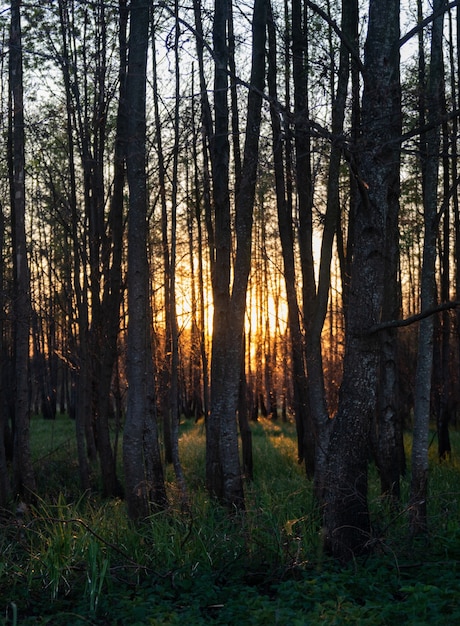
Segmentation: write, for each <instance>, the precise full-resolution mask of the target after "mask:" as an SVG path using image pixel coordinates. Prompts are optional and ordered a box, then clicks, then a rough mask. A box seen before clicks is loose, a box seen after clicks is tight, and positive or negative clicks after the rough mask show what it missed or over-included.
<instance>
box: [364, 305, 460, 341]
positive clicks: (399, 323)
mask: <svg viewBox="0 0 460 626" xmlns="http://www.w3.org/2000/svg"><path fill="white" fill-rule="evenodd" d="M457 307H460V301H459V300H450V301H448V302H443V303H441V304H438V305H437V306H435V307H433V308H432V309H428V310H427V311H422V312H421V313H416V314H415V315H410V316H409V317H406V318H405V319H402V320H389V321H388V322H381V323H380V324H375V326H372V327H371V328H370V329H369V330H368V331H366V333H365V334H366V335H372V334H374V333H378V332H380V331H381V330H386V329H388V328H401V327H403V326H410V325H411V324H415V323H416V322H420V320H423V319H425V318H426V317H430V315H436V313H441V312H442V311H449V310H450V309H456V308H457Z"/></svg>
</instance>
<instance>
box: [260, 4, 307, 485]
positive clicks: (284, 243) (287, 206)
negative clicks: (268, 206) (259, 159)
mask: <svg viewBox="0 0 460 626" xmlns="http://www.w3.org/2000/svg"><path fill="white" fill-rule="evenodd" d="M268 37H269V40H268V41H269V57H268V59H269V62H268V77H267V80H268V89H269V95H270V98H271V107H270V116H271V124H272V149H273V160H274V168H275V190H276V205H277V211H278V228H279V233H280V240H281V248H282V255H283V266H284V271H283V275H284V281H285V287H286V295H287V303H288V328H289V335H290V348H291V359H292V374H293V380H292V384H293V392H294V397H293V410H294V418H295V422H296V429H297V452H298V460H299V462H302V461H303V460H305V466H306V471H307V475H313V460H314V446H313V444H314V440H313V438H312V437H311V436H309V434H311V432H312V425H311V422H309V421H308V420H309V418H310V412H309V411H308V397H307V381H306V373H305V367H304V359H303V337H302V331H301V328H300V319H299V303H298V300H297V289H296V263H295V255H294V232H293V224H292V222H293V216H292V201H290V199H289V188H288V187H289V176H290V167H289V163H288V164H287V165H286V172H285V169H284V158H283V157H284V150H283V145H284V137H283V133H282V128H281V119H280V111H279V110H278V108H277V106H276V103H277V102H278V92H277V71H276V68H277V54H276V31H275V24H274V22H273V14H272V13H271V15H270V19H269V22H268ZM286 143H287V140H286ZM289 150H290V147H289V146H288V145H287V146H286V157H289ZM306 425H307V426H306Z"/></svg>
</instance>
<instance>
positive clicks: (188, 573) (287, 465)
mask: <svg viewBox="0 0 460 626" xmlns="http://www.w3.org/2000/svg"><path fill="white" fill-rule="evenodd" d="M31 437H32V448H33V458H34V464H35V470H36V474H37V484H38V487H37V491H38V493H39V494H41V499H39V500H38V503H37V504H36V506H35V507H33V508H31V509H30V510H29V511H27V512H26V514H25V516H24V518H23V519H22V520H21V519H18V518H17V517H16V515H15V514H14V507H13V508H12V510H11V511H4V512H3V514H2V521H1V524H2V534H1V535H0V550H1V554H2V557H1V560H0V624H5V625H6V624H18V625H24V626H26V625H29V624H30V625H32V624H37V625H38V624H42V625H43V624H49V625H53V626H59V625H61V624H62V625H66V626H70V625H73V624H75V625H83V624H94V625H96V624H110V625H118V624H119V625H120V626H121V625H125V624H130V625H133V626H135V625H144V624H146V625H158V626H160V625H174V624H180V625H181V626H184V625H185V624H187V625H192V626H193V625H194V624H197V625H199V624H216V625H217V624H222V625H224V624H225V625H227V624H241V625H242V626H244V625H246V624H247V625H251V624H254V625H261V626H262V625H264V626H265V625H271V624H280V625H283V626H285V625H293V626H296V625H298V626H300V625H316V624H331V625H332V624H352V625H367V624H369V625H372V626H378V625H385V624H390V625H391V626H394V625H396V624H413V625H414V626H415V625H423V624H430V625H431V624H439V625H442V624H446V625H450V624H455V623H460V571H459V563H460V523H459V513H460V511H459V500H460V482H459V474H460V466H459V461H458V459H457V457H455V456H454V457H453V459H452V460H451V461H448V462H445V463H442V464H440V463H438V462H437V460H436V455H435V453H434V454H433V455H432V459H431V473H430V506H429V513H430V533H429V535H428V536H427V537H426V538H423V539H420V540H418V541H416V542H411V543H409V542H408V540H407V512H406V511H405V509H404V502H406V501H407V492H408V479H406V480H404V481H403V489H402V491H403V503H402V506H401V510H399V511H396V512H395V510H394V509H392V508H391V507H390V506H389V505H388V503H387V502H386V501H385V500H382V499H381V498H380V496H379V490H378V481H377V475H376V472H375V469H374V468H371V471H370V496H369V497H370V507H371V510H372V516H373V519H374V521H375V523H376V537H375V551H374V553H373V554H372V556H369V557H367V558H362V559H359V560H357V561H355V562H353V563H351V564H349V565H348V566H347V567H345V568H344V567H339V566H338V565H337V564H336V563H334V562H332V561H331V560H329V559H328V558H327V557H325V556H324V555H323V554H322V552H321V542H320V533H321V528H320V523H319V519H318V516H317V513H316V512H315V509H314V507H313V503H312V494H311V488H310V485H309V484H308V482H307V481H306V479H305V476H304V468H303V467H302V466H299V465H297V463H296V443H295V428H294V426H293V425H292V424H282V423H281V422H280V423H273V422H269V421H263V420H261V421H260V422H259V423H258V424H255V425H253V443H254V458H255V468H254V482H253V483H252V484H249V485H247V486H246V512H245V514H244V515H243V514H242V515H239V516H236V517H233V518H230V517H229V516H228V515H227V514H226V513H225V511H223V510H222V509H221V508H220V507H219V506H218V505H216V503H214V502H213V501H212V500H210V499H209V497H208V495H207V493H206V491H205V489H204V429H203V426H202V424H197V425H195V424H193V423H192V422H189V423H187V424H184V425H183V426H182V428H181V442H180V446H181V456H182V462H183V466H184V472H185V474H186V477H187V482H188V487H189V490H190V499H191V507H190V511H189V512H188V513H183V512H182V511H181V507H180V497H179V494H178V493H177V490H176V488H175V485H174V480H173V474H172V471H171V469H170V468H168V469H167V473H166V475H167V480H168V494H169V499H170V507H169V508H168V510H166V511H162V512H158V513H156V514H155V515H152V517H151V518H150V519H149V520H148V521H147V522H146V523H144V524H141V525H137V526H136V525H134V524H133V523H132V522H130V521H129V520H128V518H127V516H126V511H125V506H124V503H123V502H122V501H119V500H109V501H102V500H101V499H100V497H99V496H98V495H97V493H85V494H81V493H80V490H79V485H78V468H77V465H76V462H75V460H74V459H76V450H75V443H74V435H73V423H72V422H71V421H70V420H68V419H67V418H65V417H60V418H59V419H57V420H56V421H55V422H45V421H44V420H42V419H40V418H34V419H33V420H32V425H31ZM453 444H454V450H455V449H456V448H458V445H459V444H460V436H459V434H458V433H453ZM94 474H95V479H96V481H97V468H94ZM43 494H46V496H44V495H43Z"/></svg>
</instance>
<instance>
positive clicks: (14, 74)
mask: <svg viewBox="0 0 460 626" xmlns="http://www.w3.org/2000/svg"><path fill="white" fill-rule="evenodd" d="M9 43H10V60H9V80H10V91H11V103H12V120H11V122H12V123H11V133H12V135H11V149H12V150H11V172H10V189H11V218H12V219H11V222H12V239H13V269H14V299H13V312H14V361H15V364H14V398H15V401H14V458H13V471H14V475H13V478H14V490H15V493H17V494H20V496H21V497H22V498H24V499H26V500H28V501H30V500H33V499H34V498H35V492H36V490H35V476H34V472H33V467H32V459H31V452H30V436H29V428H30V407H29V335H30V322H31V302H30V277H29V263H28V259H27V244H26V226H25V213H26V187H25V145H24V144H25V132H24V98H23V95H24V94H23V67H22V37H21V0H12V2H11V26H10V42H9Z"/></svg>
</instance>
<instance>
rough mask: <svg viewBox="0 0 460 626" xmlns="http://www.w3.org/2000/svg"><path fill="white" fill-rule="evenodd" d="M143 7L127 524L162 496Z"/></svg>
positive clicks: (133, 192)
mask: <svg viewBox="0 0 460 626" xmlns="http://www.w3.org/2000/svg"><path fill="white" fill-rule="evenodd" d="M149 18H150V11H149V6H148V4H146V3H145V2H143V0H133V1H132V2H131V24H130V37H129V57H128V78H127V80H128V83H127V111H128V115H129V126H128V142H127V174H128V186H129V215H128V355H127V359H128V362H127V378H128V385H129V388H128V405H127V413H126V423H125V431H124V440H123V460H124V468H125V480H126V502H127V506H128V512H129V515H130V517H131V518H133V519H140V518H145V517H147V516H148V515H149V514H150V512H151V506H152V504H153V505H157V506H164V505H165V503H166V492H165V486H164V479H163V468H162V465H161V459H160V450H159V444H158V433H157V424H156V415H155V398H154V378H153V361H152V342H151V335H150V327H151V325H150V303H149V265H148V259H147V177H146V166H145V159H146V148H145V141H146V109H145V106H146V68H147V48H148V35H149V24H150V19H149Z"/></svg>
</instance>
